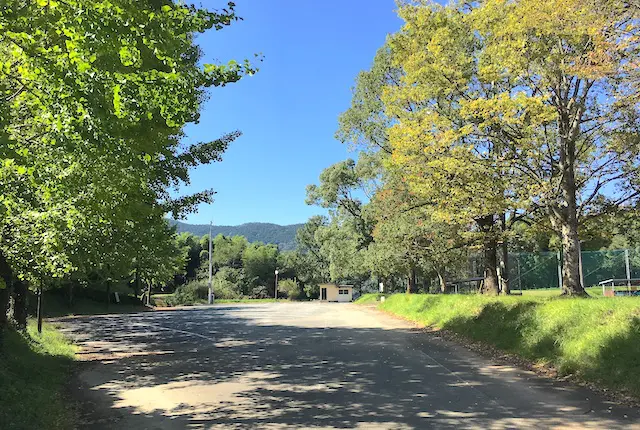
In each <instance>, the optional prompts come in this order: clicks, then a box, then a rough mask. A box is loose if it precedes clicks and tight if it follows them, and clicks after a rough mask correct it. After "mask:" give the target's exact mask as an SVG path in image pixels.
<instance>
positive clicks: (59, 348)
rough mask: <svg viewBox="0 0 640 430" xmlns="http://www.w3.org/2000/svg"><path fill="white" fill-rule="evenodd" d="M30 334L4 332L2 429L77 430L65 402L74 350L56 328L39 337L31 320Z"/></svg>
mask: <svg viewBox="0 0 640 430" xmlns="http://www.w3.org/2000/svg"><path fill="white" fill-rule="evenodd" d="M27 332H28V335H25V334H21V333H18V332H15V331H7V332H6V333H5V339H4V341H5V344H4V354H3V355H0V427H1V428H3V429H12V430H13V429H16V430H18V429H25V430H27V429H69V428H74V425H73V412H72V410H71V406H70V404H69V403H68V402H66V401H65V399H64V396H63V394H64V390H65V384H66V383H67V382H68V380H69V377H70V374H71V370H72V365H73V357H74V353H75V347H74V346H73V345H72V344H71V343H70V342H68V341H67V340H66V339H65V338H64V337H63V336H62V334H60V333H59V332H58V331H57V330H56V329H55V328H54V327H53V326H51V325H49V324H45V325H44V326H43V331H42V334H38V332H37V330H36V326H35V322H34V321H29V325H28V328H27Z"/></svg>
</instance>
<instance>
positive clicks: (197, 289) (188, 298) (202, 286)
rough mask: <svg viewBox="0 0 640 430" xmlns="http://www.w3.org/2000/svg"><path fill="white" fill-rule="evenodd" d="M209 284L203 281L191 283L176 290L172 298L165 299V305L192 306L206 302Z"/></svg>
mask: <svg viewBox="0 0 640 430" xmlns="http://www.w3.org/2000/svg"><path fill="white" fill-rule="evenodd" d="M208 295H209V283H208V281H205V280H197V281H191V282H189V283H187V284H185V285H181V286H179V287H178V288H176V291H175V292H174V293H173V295H172V296H169V297H167V300H166V302H167V305H169V306H176V305H193V304H196V303H198V302H201V301H204V300H207V298H208Z"/></svg>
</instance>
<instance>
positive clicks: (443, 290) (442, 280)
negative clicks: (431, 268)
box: [436, 270, 447, 294]
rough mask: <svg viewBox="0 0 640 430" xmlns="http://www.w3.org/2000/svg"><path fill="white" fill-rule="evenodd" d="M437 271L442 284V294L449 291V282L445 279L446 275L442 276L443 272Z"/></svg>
mask: <svg viewBox="0 0 640 430" xmlns="http://www.w3.org/2000/svg"><path fill="white" fill-rule="evenodd" d="M436 273H437V274H438V282H439V284H440V292H441V293H442V294H444V293H446V292H447V283H446V282H445V280H444V276H442V272H441V271H440V270H436Z"/></svg>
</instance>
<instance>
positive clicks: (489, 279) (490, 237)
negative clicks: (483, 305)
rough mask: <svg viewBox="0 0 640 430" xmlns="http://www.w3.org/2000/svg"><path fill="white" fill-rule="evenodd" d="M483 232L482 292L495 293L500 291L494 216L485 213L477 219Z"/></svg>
mask: <svg viewBox="0 0 640 430" xmlns="http://www.w3.org/2000/svg"><path fill="white" fill-rule="evenodd" d="M477 223H478V226H479V227H480V230H481V231H482V234H483V248H484V249H483V251H484V259H483V264H484V286H483V288H482V293H483V294H487V295H497V294H498V293H499V292H500V288H499V285H498V272H497V266H498V241H497V239H496V235H495V231H494V217H493V215H487V216H484V217H482V218H479V219H478V220H477Z"/></svg>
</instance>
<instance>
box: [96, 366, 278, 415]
mask: <svg viewBox="0 0 640 430" xmlns="http://www.w3.org/2000/svg"><path fill="white" fill-rule="evenodd" d="M279 376H281V375H280V374H278V373H269V372H250V373H247V374H245V375H242V376H240V377H238V378H234V379H232V380H230V381H225V382H219V383H215V384H212V383H204V382H199V381H197V380H196V381H183V382H169V383H166V384H160V385H154V386H151V387H143V388H136V389H132V390H126V391H120V392H119V393H118V396H119V397H120V400H119V401H117V402H116V403H115V407H117V408H132V409H133V410H135V411H136V413H143V414H148V413H151V412H156V411H159V412H162V413H163V414H164V415H180V414H181V411H183V412H185V413H186V412H188V413H189V414H193V413H204V412H211V411H213V410H215V409H216V407H218V406H219V405H221V404H224V405H234V406H235V407H237V408H238V410H243V411H244V412H245V413H246V411H248V410H251V409H252V408H253V407H254V406H258V405H253V404H252V403H254V402H253V400H252V399H251V398H249V397H248V396H243V395H242V394H243V393H247V392H249V391H253V390H255V389H257V388H258V387H260V386H261V385H262V384H263V383H264V382H265V381H268V380H269V379H273V378H277V377H279ZM96 388H98V389H104V388H107V389H113V388H115V387H114V386H113V385H111V384H105V385H103V386H100V387H96Z"/></svg>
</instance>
